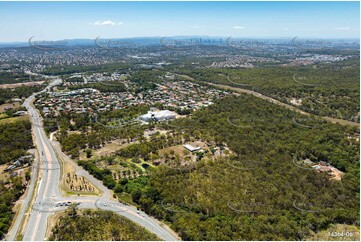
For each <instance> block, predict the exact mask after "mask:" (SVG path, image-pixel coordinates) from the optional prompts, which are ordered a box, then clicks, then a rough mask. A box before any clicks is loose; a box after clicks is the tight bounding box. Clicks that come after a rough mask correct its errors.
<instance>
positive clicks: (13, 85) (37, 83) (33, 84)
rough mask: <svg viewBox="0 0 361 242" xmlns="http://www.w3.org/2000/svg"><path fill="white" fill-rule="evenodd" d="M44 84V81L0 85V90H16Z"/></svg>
mask: <svg viewBox="0 0 361 242" xmlns="http://www.w3.org/2000/svg"><path fill="white" fill-rule="evenodd" d="M44 82H45V81H38V82H24V83H12V84H1V85H0V89H1V88H16V87H20V86H28V87H32V86H38V85H42V84H43V83H44Z"/></svg>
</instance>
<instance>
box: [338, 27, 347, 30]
mask: <svg viewBox="0 0 361 242" xmlns="http://www.w3.org/2000/svg"><path fill="white" fill-rule="evenodd" d="M336 30H350V27H338V28H336Z"/></svg>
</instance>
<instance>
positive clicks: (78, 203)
mask: <svg viewBox="0 0 361 242" xmlns="http://www.w3.org/2000/svg"><path fill="white" fill-rule="evenodd" d="M71 204H73V203H72V202H62V203H57V204H56V205H55V207H64V206H70V205H71ZM74 204H76V205H80V202H76V203H74Z"/></svg>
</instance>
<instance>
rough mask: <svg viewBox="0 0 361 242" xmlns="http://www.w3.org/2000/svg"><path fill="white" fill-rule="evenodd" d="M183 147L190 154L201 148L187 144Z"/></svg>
mask: <svg viewBox="0 0 361 242" xmlns="http://www.w3.org/2000/svg"><path fill="white" fill-rule="evenodd" d="M183 147H184V148H186V149H187V150H189V151H190V152H193V151H197V150H200V149H201V147H194V146H192V145H189V144H186V145H183Z"/></svg>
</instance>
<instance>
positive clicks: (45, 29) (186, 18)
mask: <svg viewBox="0 0 361 242" xmlns="http://www.w3.org/2000/svg"><path fill="white" fill-rule="evenodd" d="M0 16H1V20H2V21H1V22H0V31H1V33H2V34H1V36H0V42H27V41H28V40H29V38H30V37H32V36H34V38H36V39H37V40H64V39H95V38H97V37H98V36H101V37H102V38H130V37H161V36H210V37H213V36H216V37H227V36H233V37H235V38H290V37H295V36H298V37H299V38H354V39H359V35H360V25H359V22H360V3H359V2H357V1H354V2H0Z"/></svg>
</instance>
